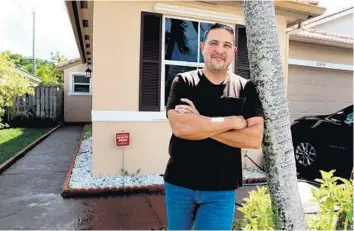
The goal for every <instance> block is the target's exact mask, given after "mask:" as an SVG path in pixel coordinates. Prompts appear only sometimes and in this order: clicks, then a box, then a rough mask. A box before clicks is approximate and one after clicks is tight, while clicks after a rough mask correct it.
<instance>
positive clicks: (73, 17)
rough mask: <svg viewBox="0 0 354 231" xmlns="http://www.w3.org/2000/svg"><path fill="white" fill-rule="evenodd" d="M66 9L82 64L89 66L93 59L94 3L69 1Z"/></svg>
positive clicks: (66, 3) (66, 2)
mask: <svg viewBox="0 0 354 231" xmlns="http://www.w3.org/2000/svg"><path fill="white" fill-rule="evenodd" d="M65 5H66V9H67V12H68V15H69V19H70V23H71V27H72V30H73V33H74V36H75V40H76V45H77V47H78V50H79V53H80V58H81V61H82V63H87V64H88V65H90V64H91V62H92V57H93V49H92V48H93V47H92V46H93V36H92V31H93V5H94V2H93V1H86V0H83V1H75V0H74V1H67V0H65Z"/></svg>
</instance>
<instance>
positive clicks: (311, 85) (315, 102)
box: [287, 7, 354, 120]
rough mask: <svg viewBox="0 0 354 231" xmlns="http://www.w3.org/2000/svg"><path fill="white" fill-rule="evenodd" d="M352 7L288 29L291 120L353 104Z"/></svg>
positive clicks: (331, 111)
mask: <svg viewBox="0 0 354 231" xmlns="http://www.w3.org/2000/svg"><path fill="white" fill-rule="evenodd" d="M353 12H354V9H353V7H350V8H347V9H344V10H341V11H338V12H334V13H331V14H325V15H321V16H319V17H316V18H313V19H309V20H307V21H305V22H303V23H302V24H301V25H299V26H295V27H293V28H290V29H289V31H288V33H289V39H290V41H289V60H288V64H289V67H288V87H287V91H288V102H289V109H290V113H291V119H292V120H294V119H296V118H299V117H302V116H307V115H320V114H329V113H334V112H336V111H338V110H340V109H342V108H345V107H347V106H349V105H350V104H353V43H354V38H353V28H354V25H353Z"/></svg>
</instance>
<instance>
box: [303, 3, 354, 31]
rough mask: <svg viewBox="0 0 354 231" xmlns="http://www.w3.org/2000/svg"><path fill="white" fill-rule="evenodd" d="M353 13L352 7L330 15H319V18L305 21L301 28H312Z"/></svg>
mask: <svg viewBox="0 0 354 231" xmlns="http://www.w3.org/2000/svg"><path fill="white" fill-rule="evenodd" d="M353 13H354V8H353V7H349V8H347V9H344V10H341V11H338V12H334V13H332V14H324V15H321V16H319V17H315V18H313V19H310V20H307V21H306V22H304V23H303V26H304V27H305V28H312V27H315V26H318V25H321V24H324V23H327V22H330V21H333V20H336V19H339V18H342V17H345V16H347V15H350V14H353Z"/></svg>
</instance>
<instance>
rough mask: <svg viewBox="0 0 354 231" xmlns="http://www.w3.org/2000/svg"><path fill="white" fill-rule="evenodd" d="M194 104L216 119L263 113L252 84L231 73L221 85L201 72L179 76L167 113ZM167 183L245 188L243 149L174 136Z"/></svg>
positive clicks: (166, 172) (205, 114)
mask: <svg viewBox="0 0 354 231" xmlns="http://www.w3.org/2000/svg"><path fill="white" fill-rule="evenodd" d="M181 98H188V99H190V100H191V101H193V103H194V105H195V107H196V108H197V110H198V111H199V113H200V114H201V115H204V116H209V117H216V116H230V115H243V116H244V117H245V118H246V119H247V118H250V117H254V116H262V117H263V110H262V107H261V103H260V101H259V98H258V94H257V91H256V89H255V87H254V85H253V84H252V82H251V81H249V80H246V79H244V78H242V77H240V76H238V75H235V74H231V73H230V77H229V78H228V80H227V81H225V82H223V83H221V84H213V83H212V82H210V81H209V80H208V79H207V78H206V77H205V75H204V74H203V72H202V71H201V70H198V71H191V72H186V73H182V74H179V75H177V76H176V77H175V79H174V80H173V82H172V84H171V91H170V96H169V98H168V102H167V105H166V111H168V110H170V109H174V108H175V106H176V105H180V104H185V103H183V102H182V101H181V100H180V99H181ZM169 154H170V158H169V161H168V163H167V167H166V170H165V174H164V180H166V181H167V182H169V183H171V184H175V185H179V186H182V187H186V188H190V189H195V190H232V189H236V188H238V187H240V186H242V163H241V149H239V148H234V147H231V146H228V145H225V144H223V143H221V142H218V141H216V140H213V139H211V138H207V139H204V140H197V141H195V140H186V139H182V138H178V137H176V136H175V135H174V134H172V136H171V139H170V143H169Z"/></svg>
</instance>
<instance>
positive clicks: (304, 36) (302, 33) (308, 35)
mask: <svg viewBox="0 0 354 231" xmlns="http://www.w3.org/2000/svg"><path fill="white" fill-rule="evenodd" d="M289 38H290V40H291V41H299V42H306V43H315V44H321V45H326V46H333V47H342V48H348V49H353V44H354V40H353V38H349V37H339V36H337V35H333V34H325V33H321V32H318V31H310V30H306V29H303V30H299V31H297V32H296V33H294V34H290V36H289Z"/></svg>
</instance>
